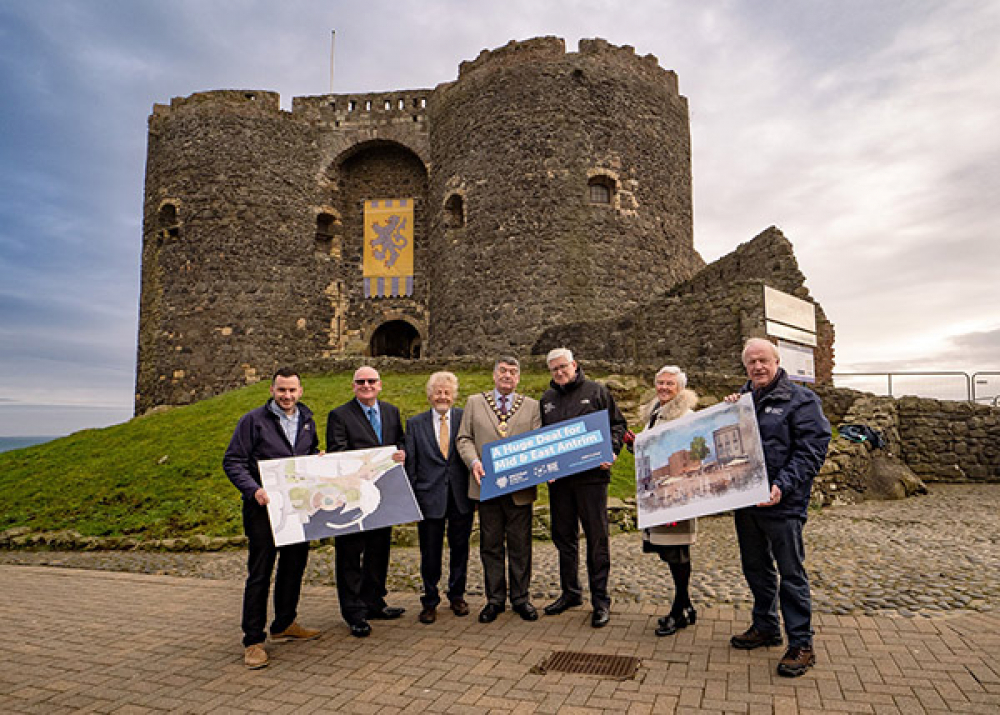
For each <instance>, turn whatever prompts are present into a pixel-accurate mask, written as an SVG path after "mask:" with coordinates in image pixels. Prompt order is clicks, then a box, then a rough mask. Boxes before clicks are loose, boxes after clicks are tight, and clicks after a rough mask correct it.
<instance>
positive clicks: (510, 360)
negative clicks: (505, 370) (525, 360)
mask: <svg viewBox="0 0 1000 715" xmlns="http://www.w3.org/2000/svg"><path fill="white" fill-rule="evenodd" d="M501 364H503V365H513V366H514V367H516V368H517V369H518V370H520V369H521V363H519V362H518V361H517V358H516V357H514V356H513V355H501V356H500V357H498V358H497V361H496V362H495V363H493V372H496V371H497V368H498V367H500V365H501Z"/></svg>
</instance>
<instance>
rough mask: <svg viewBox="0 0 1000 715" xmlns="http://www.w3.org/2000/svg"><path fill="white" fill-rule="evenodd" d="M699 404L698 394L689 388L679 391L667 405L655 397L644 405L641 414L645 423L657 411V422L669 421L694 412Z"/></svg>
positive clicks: (647, 422)
mask: <svg viewBox="0 0 1000 715" xmlns="http://www.w3.org/2000/svg"><path fill="white" fill-rule="evenodd" d="M697 406H698V394H697V393H696V392H695V391H694V390H689V389H687V388H685V389H683V390H681V391H680V392H678V393H677V396H676V397H675V398H674V399H672V400H671V401H670V402H668V403H666V404H665V405H661V404H660V400H659V398H657V397H654V398H653V399H652V401H651V402H649V403H647V404H646V405H644V406H643V407H642V410H641V411H640V413H639V416H640V417H641V418H642V422H643V424H647V425H648V424H649V419H650V417H651V416H652V415H653V413H654V412H655V413H656V421H657V422H669V421H670V420H676V419H677V418H678V417H683V416H684V415H686V414H687V413H688V412H693V411H694V408H695V407H697Z"/></svg>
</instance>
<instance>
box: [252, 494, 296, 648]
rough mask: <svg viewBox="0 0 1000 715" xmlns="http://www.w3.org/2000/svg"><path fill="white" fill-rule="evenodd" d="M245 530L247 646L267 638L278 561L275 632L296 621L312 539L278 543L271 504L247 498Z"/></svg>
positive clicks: (273, 625)
mask: <svg viewBox="0 0 1000 715" xmlns="http://www.w3.org/2000/svg"><path fill="white" fill-rule="evenodd" d="M243 531H244V533H245V534H246V535H247V541H248V542H249V548H248V551H247V581H246V587H245V588H244V590H243V645H244V646H251V645H254V644H255V643H263V642H264V640H265V638H266V633H265V626H266V625H267V596H268V591H269V590H270V588H271V573H272V572H273V571H274V562H275V560H277V562H278V574H277V576H276V577H275V579H274V620H273V621H271V633H280V632H281V631H283V630H285V629H286V628H288V626H290V625H292V623H293V622H294V621H295V615H296V611H297V609H298V606H299V593H300V592H301V590H302V574H303V573H305V570H306V561H308V559H309V542H308V541H306V542H303V543H301V544H291V545H290V546H282V547H281V548H280V549H279V548H275V546H274V536H272V534H271V522H270V521H269V520H268V517H267V507H265V506H261V505H260V504H258V503H257V502H250V501H247V500H246V499H244V500H243Z"/></svg>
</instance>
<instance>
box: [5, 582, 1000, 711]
mask: <svg viewBox="0 0 1000 715" xmlns="http://www.w3.org/2000/svg"><path fill="white" fill-rule="evenodd" d="M0 584H3V585H2V590H0V592H2V596H3V598H2V599H0V623H2V624H3V625H4V631H5V632H6V634H7V636H8V637H7V641H6V643H5V644H4V645H3V647H2V649H0V712H5V713H6V712H10V713H29V712H33V713H60V712H77V711H96V712H122V713H128V712H135V713H138V712H151V711H160V710H163V711H172V712H198V713H201V712H204V713H242V712H258V711H262V712H270V713H283V712H296V713H298V712H302V713H308V712H318V711H340V712H349V713H395V712H418V713H487V712H495V713H590V712H615V713H622V712H627V713H672V712H677V713H683V712H696V711H697V712H719V713H722V712H734V713H772V712H773V713H797V712H802V713H806V712H809V713H811V712H820V711H822V712H826V713H840V712H863V713H880V714H881V713H906V714H907V715H909V714H910V713H920V712H940V713H945V712H978V713H996V712H1000V613H998V612H996V611H993V612H972V611H953V612H951V613H949V614H947V615H942V616H939V617H935V618H901V617H897V616H892V615H879V616H871V617H869V616H837V615H832V614H830V615H826V614H821V615H819V616H817V618H816V629H817V639H816V647H817V655H818V657H819V665H818V666H817V667H816V668H815V669H813V670H812V671H810V672H809V673H808V674H807V675H805V676H804V677H802V678H798V679H794V680H787V679H784V678H779V677H778V676H777V675H776V674H775V673H774V669H775V665H776V663H777V661H778V658H780V657H781V654H782V649H780V648H771V649H768V650H759V651H753V652H749V653H747V652H739V651H734V650H731V649H730V648H729V646H728V640H729V636H730V635H731V634H732V633H734V632H736V631H739V630H742V629H743V627H744V626H745V625H746V623H745V611H739V610H734V609H732V608H730V607H717V608H708V609H703V610H702V612H701V613H700V614H699V620H698V623H697V625H695V626H694V627H691V628H688V629H686V630H684V631H682V632H681V633H680V634H678V635H677V636H675V637H672V638H656V637H655V636H654V635H653V633H652V628H653V625H654V622H655V619H656V616H657V615H658V614H657V610H656V607H655V606H651V605H640V604H635V603H629V604H624V605H622V606H621V607H618V606H616V610H615V612H614V616H613V619H612V622H611V625H610V626H608V627H607V628H605V629H602V630H594V629H592V628H590V626H589V623H588V620H587V619H588V615H589V613H588V612H587V611H586V610H584V609H579V610H575V611H570V612H568V613H566V614H563V615H562V616H558V617H542V618H541V620H539V621H537V622H536V623H525V622H523V621H521V620H520V619H519V618H517V617H516V616H515V615H513V614H511V613H510V612H509V611H508V612H507V613H505V614H503V615H502V616H501V617H500V618H499V620H498V621H497V622H496V623H493V624H489V625H481V624H479V623H478V622H477V621H476V619H475V613H473V615H472V616H470V617H468V618H462V619H460V618H456V617H454V616H453V615H452V614H451V613H450V612H447V611H446V612H444V613H442V614H441V616H440V618H439V620H438V622H437V623H435V624H434V625H431V626H423V625H421V624H419V623H417V621H416V613H417V611H418V610H419V604H418V600H417V596H416V595H415V594H412V593H405V594H401V593H400V594H393V595H392V597H391V599H390V602H391V603H393V604H394V605H404V606H406V607H407V608H408V612H407V614H406V616H404V618H402V619H400V620H399V621H393V622H390V623H382V622H377V623H375V624H374V626H375V632H374V633H373V635H372V637H371V638H368V639H365V640H357V639H354V638H351V637H349V636H348V634H347V629H346V627H345V626H344V625H343V623H342V622H341V620H340V616H339V612H338V608H337V598H336V592H335V590H334V589H333V588H330V587H318V586H311V587H307V589H306V591H305V594H304V596H303V601H302V613H301V620H302V622H303V623H305V624H306V625H309V626H313V627H317V628H321V629H323V636H322V637H321V638H320V639H319V640H316V641H311V642H307V643H290V644H274V645H270V646H269V650H270V652H271V656H272V662H271V665H270V667H268V668H266V669H264V670H260V671H253V672H251V671H247V670H246V669H245V668H244V667H243V664H242V648H241V646H240V643H239V633H238V630H237V627H236V624H237V623H238V620H239V613H238V611H239V604H240V599H241V594H242V585H241V584H240V583H239V582H235V581H211V580H205V579H197V578H177V577H172V576H153V575H138V574H128V573H112V572H100V571H85V570H79V569H63V568H52V567H36V566H9V565H3V566H0ZM472 605H473V608H474V609H475V608H476V607H478V606H480V605H481V604H480V603H473V604H472ZM558 650H572V651H585V652H593V653H606V654H618V655H632V656H636V657H638V658H640V659H641V661H642V663H641V666H640V668H639V672H638V675H637V677H636V678H635V679H633V680H626V681H621V682H619V681H616V680H606V679H601V678H597V677H593V676H583V675H565V674H558V673H552V672H550V673H547V674H538V673H536V672H532V671H533V668H534V667H535V666H537V665H538V664H539V663H541V662H542V660H543V659H544V658H545V657H546V656H548V655H549V654H550V653H552V652H553V651H558Z"/></svg>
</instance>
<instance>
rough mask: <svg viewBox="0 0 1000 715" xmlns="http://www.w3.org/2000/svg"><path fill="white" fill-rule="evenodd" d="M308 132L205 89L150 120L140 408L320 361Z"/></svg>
mask: <svg viewBox="0 0 1000 715" xmlns="http://www.w3.org/2000/svg"><path fill="white" fill-rule="evenodd" d="M320 164H321V161H320V157H319V156H318V155H317V149H316V143H315V141H314V137H313V136H312V134H311V130H310V127H309V125H308V123H306V122H302V121H296V120H295V119H294V118H293V117H291V115H290V114H289V113H288V112H283V111H281V109H280V106H279V97H278V95H277V94H275V93H271V92H261V91H235V90H225V91H215V92H203V93H199V94H194V95H191V96H190V97H185V98H177V99H174V100H173V102H172V103H171V105H170V106H164V105H157V106H156V107H154V111H153V114H152V115H151V117H150V120H149V145H148V152H147V165H146V190H145V215H144V220H143V255H142V294H141V305H140V323H139V359H138V371H137V377H136V411H137V413H141V412H143V411H144V410H146V409H148V408H149V407H152V406H155V405H161V404H183V403H187V402H193V401H195V400H198V399H201V398H203V397H207V396H210V395H213V394H218V393H219V392H221V391H223V390H225V389H228V388H231V387H235V386H237V385H243V384H246V383H247V382H254V381H256V380H259V379H269V378H270V374H271V371H273V369H274V368H275V366H277V365H281V364H292V365H296V366H299V365H301V360H300V357H301V356H313V355H318V354H320V353H321V351H322V350H323V348H324V347H325V337H326V336H325V333H324V332H323V331H322V328H323V327H324V326H328V325H329V322H330V305H329V301H328V300H326V296H325V294H324V290H325V289H326V288H327V285H328V283H329V276H327V275H324V272H323V270H321V268H322V266H320V265H319V264H318V263H317V260H316V256H315V254H316V253H317V249H316V244H317V218H316V216H317V211H316V209H315V207H316V206H317V205H318V204H320V203H321V197H320V196H319V195H318V194H317V191H318V184H317V181H316V177H315V174H316V170H315V168H314V167H316V166H319V165H320Z"/></svg>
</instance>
